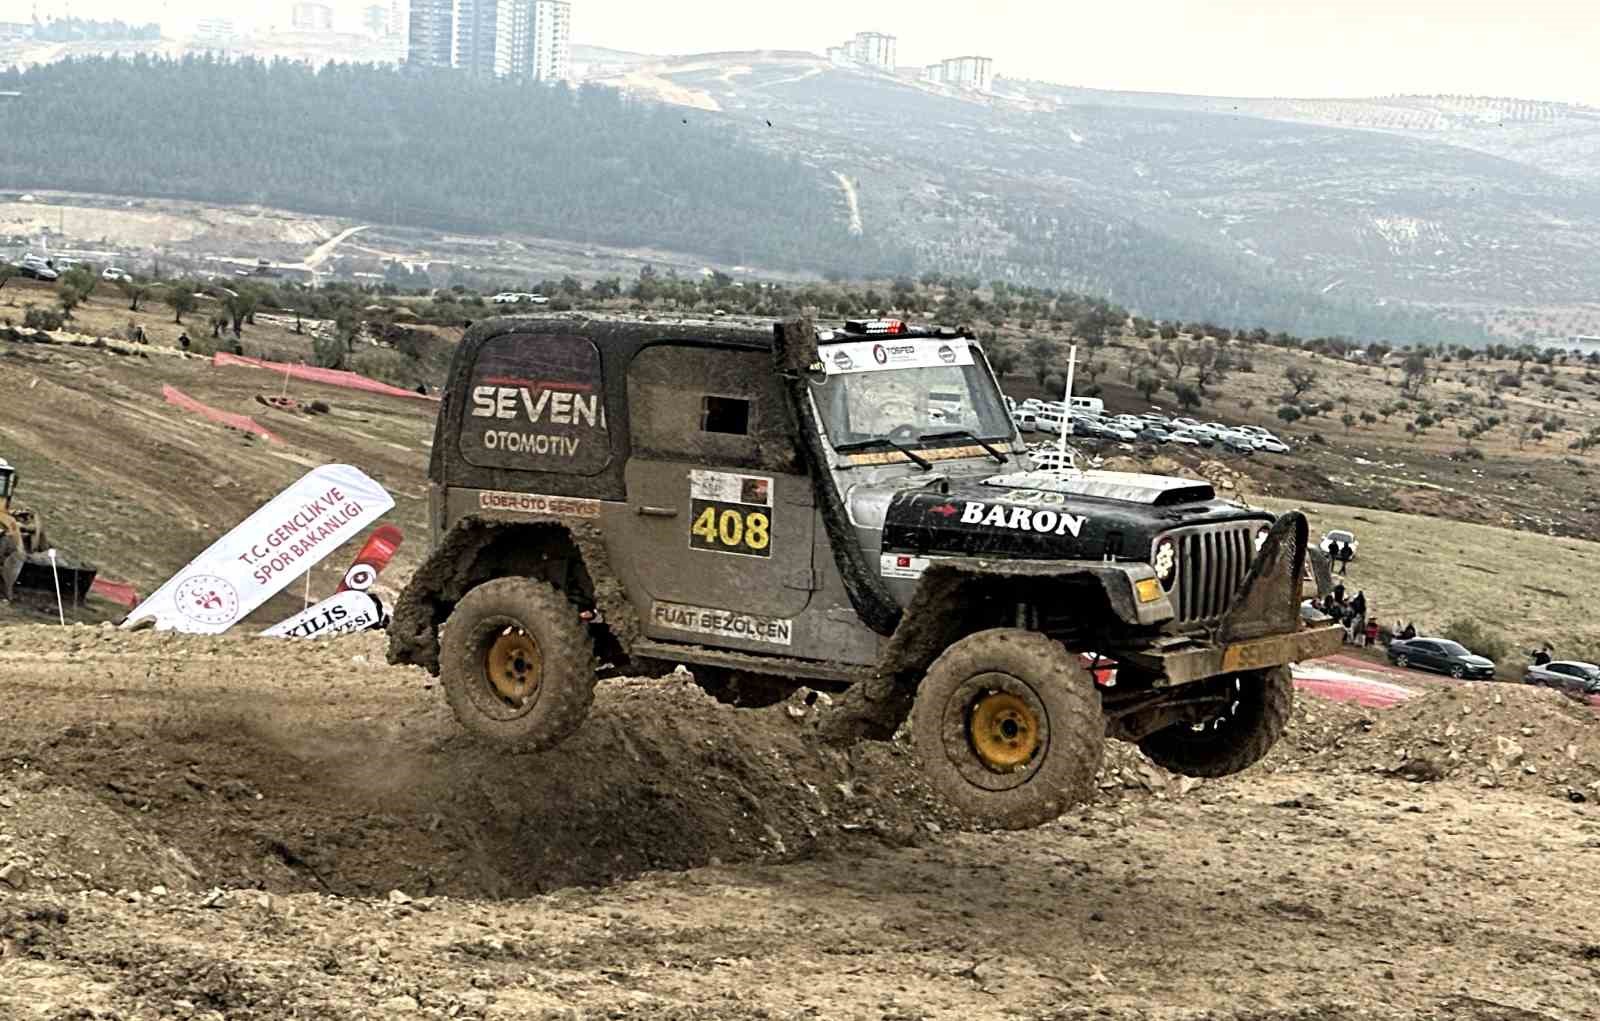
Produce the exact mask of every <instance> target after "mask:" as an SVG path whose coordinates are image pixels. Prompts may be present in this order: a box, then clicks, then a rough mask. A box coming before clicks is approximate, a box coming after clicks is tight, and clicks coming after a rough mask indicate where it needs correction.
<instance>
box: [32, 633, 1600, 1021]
mask: <svg viewBox="0 0 1600 1021" xmlns="http://www.w3.org/2000/svg"><path fill="white" fill-rule="evenodd" d="M380 663H381V655H380V646H379V644H378V642H377V640H376V639H375V638H374V637H370V636H369V637H361V638H356V639H352V640H347V641H342V642H340V643H338V644H336V645H329V646H322V647H307V646H303V645H295V646H290V645H284V644H278V643H267V642H263V641H259V640H243V639H228V640H222V641H213V640H197V639H187V638H181V637H173V636H157V635H123V634H120V633H115V632H109V631H103V630H101V629H98V628H87V627H85V628H75V629H68V630H67V631H65V632H62V631H60V630H59V629H49V628H11V629H0V718H3V719H4V720H5V727H4V728H3V732H0V949H3V954H0V1018H7V1019H9V1018H11V1017H18V1018H34V1017H39V1018H52V1019H54V1018H68V1017H72V1018H89V1017H116V1018H156V1017H218V1016H224V1017H228V1018H272V1019H277V1018H291V1017H299V1018H367V1017H371V1018H378V1017H408V1016H426V1017H500V1018H540V1017H550V1018H554V1017H575V1016H576V1017H632V1018H730V1019H731V1018H740V1019H742V1018H791V1017H793V1018H801V1017H810V1018H915V1017H930V1018H971V1017H1026V1018H1041V1017H1063V1018H1065V1017H1103V1016H1110V1017H1126V1018H1146V1017H1160V1018H1167V1017H1173V1018H1177V1017H1183V1018H1241V1019H1242V1018H1252V1019H1255V1018H1346V1017H1371V1018H1394V1017H1405V1018H1409V1017H1416V1018H1472V1019H1484V1021H1489V1019H1493V1021H1507V1019H1529V1021H1531V1019H1536V1018H1578V1017H1595V1016H1600V911H1597V908H1600V893H1597V892H1596V890H1597V886H1596V883H1595V881H1594V878H1593V877H1594V875H1595V867H1594V866H1595V864H1596V863H1597V862H1600V817H1597V814H1596V809H1595V806H1596V803H1597V802H1600V730H1597V728H1596V727H1595V725H1594V720H1593V717H1592V715H1591V714H1589V713H1588V712H1587V711H1585V710H1580V709H1576V708H1574V707H1572V706H1570V705H1569V704H1566V703H1564V702H1562V701H1561V700H1560V699H1559V697H1557V696H1555V695H1553V694H1551V693H1548V692H1540V691H1532V690H1528V689H1522V688H1516V687H1513V686H1476V685H1467V686H1461V687H1460V688H1459V689H1450V690H1445V691H1441V692H1435V693H1430V694H1429V695H1428V696H1426V697H1425V698H1423V699H1419V700H1416V701H1414V702H1412V703H1409V704H1408V705H1407V706H1405V707H1403V710H1404V713H1405V714H1406V715H1404V716H1402V715H1399V713H1400V711H1399V710H1391V711H1389V713H1388V714H1381V715H1380V714H1378V713H1376V712H1374V711H1372V710H1361V709H1357V708H1353V707H1346V706H1339V705H1331V704H1326V703H1314V702H1313V703H1307V704H1306V705H1305V706H1303V707H1302V709H1301V710H1300V711H1298V712H1297V719H1296V724H1295V726H1296V729H1295V731H1294V733H1293V736H1292V738H1291V739H1290V740H1288V741H1286V742H1285V744H1284V745H1283V746H1281V748H1280V750H1279V751H1278V752H1275V753H1274V755H1273V757H1272V758H1271V759H1270V760H1269V762H1268V764H1267V765H1266V767H1265V768H1262V769H1259V770H1257V771H1254V772H1252V773H1251V774H1248V775H1246V776H1245V777H1241V778H1238V779H1236V780H1232V781H1228V782H1221V783H1207V784H1202V785H1191V784H1188V783H1179V782H1177V781H1176V780H1173V779H1170V778H1166V777H1164V776H1162V775H1160V774H1159V773H1156V772H1155V771H1154V770H1153V768H1152V767H1148V766H1147V765H1145V764H1143V763H1142V762H1141V761H1140V760H1137V759H1136V757H1132V756H1128V755H1125V754H1124V755H1120V756H1117V757H1115V758H1114V759H1113V762H1114V763H1116V765H1117V768H1116V769H1115V770H1114V771H1113V772H1110V773H1108V775H1107V776H1106V778H1105V781H1104V783H1105V790H1104V791H1103V792H1102V797H1101V798H1100V799H1099V800H1098V801H1097V802H1096V803H1095V804H1094V805H1093V806H1091V807H1089V808H1088V809H1087V810H1084V811H1082V812H1079V813H1075V814H1073V815H1071V816H1069V817H1067V818H1065V819H1063V820H1061V821H1059V822H1058V823H1056V824H1053V825H1051V826H1048V827H1045V828H1042V829H1040V830H1036V831H1032V832H1027V833H1020V834H1005V835H985V834H971V833H956V832H955V831H954V830H953V829H952V828H951V825H950V820H949V819H948V817H946V816H945V815H944V814H943V813H942V812H941V810H940V809H939V808H938V807H937V806H936V805H933V804H932V803H931V802H929V801H927V800H926V799H925V797H924V795H923V794H922V792H921V791H920V788H919V787H918V785H917V783H916V781H915V777H914V774H912V773H911V772H910V770H909V766H908V762H907V758H906V756H905V754H904V751H903V749H901V748H899V747H898V746H895V745H882V744H878V745H863V746H860V747H858V748H856V749H854V750H852V751H850V752H848V753H846V752H841V751H837V750H833V749H829V748H825V747H820V746H818V745H816V744H815V743H814V742H813V741H812V740H811V739H810V738H809V737H808V728H807V723H808V722H809V721H810V720H811V719H812V718H814V717H815V716H816V714H818V713H819V712H823V711H825V710H824V709H821V708H819V707H816V706H813V707H811V708H809V709H807V710H806V711H805V713H804V715H803V717H802V718H799V719H796V717H795V714H794V713H791V712H790V708H789V707H785V706H779V707H775V708H774V709H771V710H763V711H760V712H750V711H735V710H731V709H727V708H724V707H721V706H718V705H717V704H715V703H714V702H712V701H711V700H709V699H708V698H706V697H705V696H703V695H702V694H701V693H700V692H699V691H698V689H697V688H694V687H693V686H692V685H690V684H688V683H686V682H685V681H683V680H682V679H677V680H674V679H667V680H663V681H657V682H608V683H607V684H605V685H603V686H602V688H601V692H600V697H599V699H598V701H597V707H596V712H595V715H594V717H593V718H592V719H591V721H590V723H589V724H587V725H586V726H585V727H584V729H583V730H582V731H581V732H580V733H579V735H578V736H577V737H576V738H574V739H573V741H572V742H571V743H570V744H569V745H568V746H566V747H565V748H563V749H562V750H561V751H559V752H556V753H550V754H545V755H538V756H505V755H501V754H498V753H496V752H494V751H492V750H490V749H487V748H484V747H482V746H479V745H476V744H475V743H473V742H472V741H471V740H469V739H467V738H466V737H464V736H463V735H462V734H461V733H460V732H459V731H458V730H457V728H456V727H455V726H454V724H453V722H452V721H451V720H450V719H449V717H448V713H447V712H446V711H445V710H444V709H443V708H442V699H441V698H440V697H439V693H438V692H437V691H436V690H425V688H424V681H425V678H424V676H423V675H421V674H419V673H416V672H413V671H407V670H395V669H391V668H386V667H382V666H380V665H378V664H380ZM794 710H795V713H798V712H799V711H800V709H799V707H798V706H795V707H794ZM1507 742H1509V745H1508V744H1507ZM1418 763H1426V764H1430V765H1432V766H1433V767H1434V768H1433V770H1432V771H1429V770H1427V769H1424V768H1422V766H1420V765H1418ZM1429 776H1437V777H1442V779H1439V780H1437V781H1436V782H1414V778H1425V777H1429ZM1408 778H1413V779H1408ZM1574 799H1582V800H1574ZM571 884H585V885H583V886H578V887H574V886H572V885H571ZM605 884H609V885H605ZM391 891H398V892H391ZM74 1010H76V1011H77V1012H74ZM97 1011H98V1012H100V1013H98V1014H97V1013H95V1012H97Z"/></svg>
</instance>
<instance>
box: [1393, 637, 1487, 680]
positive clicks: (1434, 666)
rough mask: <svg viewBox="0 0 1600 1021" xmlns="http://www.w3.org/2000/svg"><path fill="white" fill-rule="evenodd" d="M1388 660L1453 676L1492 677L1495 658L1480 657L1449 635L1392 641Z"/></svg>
mask: <svg viewBox="0 0 1600 1021" xmlns="http://www.w3.org/2000/svg"><path fill="white" fill-rule="evenodd" d="M1389 662H1391V663H1393V664H1394V665H1395V666H1403V667H1404V666H1409V667H1416V668H1417V669H1418V670H1435V671H1437V672H1439V673H1441V674H1449V675H1450V676H1451V677H1464V678H1471V679H1473V680H1480V681H1482V680H1492V679H1493V678H1494V660H1492V659H1489V658H1487V657H1485V656H1479V655H1477V654H1476V653H1474V652H1472V651H1471V650H1470V649H1468V648H1467V647H1466V646H1465V645H1462V644H1461V643H1460V642H1452V641H1450V640H1449V639H1448V638H1412V639H1408V640H1404V641H1400V640H1397V641H1393V642H1390V643H1389Z"/></svg>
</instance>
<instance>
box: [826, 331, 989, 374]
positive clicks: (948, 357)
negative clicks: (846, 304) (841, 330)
mask: <svg viewBox="0 0 1600 1021" xmlns="http://www.w3.org/2000/svg"><path fill="white" fill-rule="evenodd" d="M817 353H818V354H819V355H820V356H821V357H822V371H823V372H824V373H826V374H827V375H829V376H839V375H843V374H844V373H847V372H883V371H885V370H888V369H936V368H939V367H940V366H944V365H971V364H972V348H971V346H970V345H968V344H967V342H966V341H964V340H940V339H937V338H935V339H929V338H918V339H916V340H900V339H897V338H895V337H885V338H883V339H882V340H860V341H854V342H851V343H848V344H822V345H820V346H818V348H817Z"/></svg>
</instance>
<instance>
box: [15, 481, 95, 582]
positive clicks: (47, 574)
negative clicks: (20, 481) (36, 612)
mask: <svg viewBox="0 0 1600 1021" xmlns="http://www.w3.org/2000/svg"><path fill="white" fill-rule="evenodd" d="M16 491H17V470H16V469H15V468H13V467H12V466H11V464H10V462H8V461H6V460H5V459H4V458H0V599H9V598H13V597H14V596H15V595H16V593H17V592H18V591H22V590H26V591H37V592H48V593H50V594H51V595H52V596H53V595H54V594H55V591H56V581H57V579H58V578H59V579H60V583H61V598H62V600H63V601H65V602H68V603H72V604H73V605H81V604H82V603H83V601H84V600H85V599H86V598H88V595H89V589H90V587H91V586H92V585H94V578H95V573H96V572H95V568H93V567H91V566H89V565H88V564H83V563H78V562H76V561H73V560H71V559H69V558H66V557H65V556H64V555H63V554H62V553H61V551H59V550H57V551H56V559H55V563H54V564H53V565H52V564H51V562H50V550H51V549H52V548H53V547H52V546H51V545H50V540H49V538H48V537H46V535H45V531H44V522H43V521H42V520H40V518H39V515H38V514H36V513H34V512H33V511H30V510H25V509H23V508H22V507H18V506H16V505H15V504H14V503H13V502H12V498H13V496H15V495H16Z"/></svg>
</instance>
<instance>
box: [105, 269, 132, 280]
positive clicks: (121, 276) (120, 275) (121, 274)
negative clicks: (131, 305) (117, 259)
mask: <svg viewBox="0 0 1600 1021" xmlns="http://www.w3.org/2000/svg"><path fill="white" fill-rule="evenodd" d="M100 279H101V280H110V281H112V282H116V281H118V280H126V281H128V282H129V283H132V282H133V276H132V275H131V274H130V273H128V271H127V270H122V269H118V268H117V267H115V266H107V267H106V268H105V269H103V270H101V271H100Z"/></svg>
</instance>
